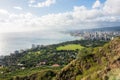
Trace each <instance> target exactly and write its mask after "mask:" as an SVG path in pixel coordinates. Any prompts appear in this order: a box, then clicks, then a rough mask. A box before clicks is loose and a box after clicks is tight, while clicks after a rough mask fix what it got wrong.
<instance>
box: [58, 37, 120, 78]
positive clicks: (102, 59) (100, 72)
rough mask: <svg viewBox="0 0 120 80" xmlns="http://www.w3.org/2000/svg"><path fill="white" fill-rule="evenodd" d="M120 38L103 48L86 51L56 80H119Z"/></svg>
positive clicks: (65, 68)
mask: <svg viewBox="0 0 120 80" xmlns="http://www.w3.org/2000/svg"><path fill="white" fill-rule="evenodd" d="M119 79H120V37H119V38H116V39H114V40H112V41H110V42H109V43H107V44H105V45H104V46H103V47H97V48H93V49H85V50H83V51H81V52H80V54H79V55H78V58H77V59H75V60H74V61H72V62H71V63H70V64H68V65H67V66H66V67H64V68H63V69H62V70H61V71H60V72H59V73H58V74H57V76H56V80H119Z"/></svg>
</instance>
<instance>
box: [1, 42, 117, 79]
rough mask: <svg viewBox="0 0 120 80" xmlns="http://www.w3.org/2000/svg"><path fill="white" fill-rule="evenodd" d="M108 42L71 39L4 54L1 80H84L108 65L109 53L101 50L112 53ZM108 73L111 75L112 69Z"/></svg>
mask: <svg viewBox="0 0 120 80" xmlns="http://www.w3.org/2000/svg"><path fill="white" fill-rule="evenodd" d="M118 41H119V40H118ZM116 42H117V41H116ZM105 43H107V42H106V41H99V40H98V41H92V40H76V41H68V42H63V43H60V44H53V45H47V46H38V47H36V48H31V49H28V50H25V51H22V52H20V53H17V54H11V55H10V56H5V58H4V59H3V61H4V63H5V64H4V65H5V67H3V68H1V69H0V72H1V73H0V80H81V79H82V78H84V77H87V76H90V74H91V73H94V72H96V71H98V70H102V69H103V68H104V67H105V66H106V65H107V63H108V58H106V56H109V55H105V54H106V53H104V54H102V53H101V52H105V51H104V49H105V50H106V51H108V52H109V48H108V46H109V45H110V43H111V42H110V43H107V44H106V45H104V44H105ZM113 43H114V42H113ZM103 45H104V47H102V46H103ZM111 45H112V44H111ZM110 49H111V48H110ZM102 56H105V57H102ZM101 64H102V65H101ZM54 65H57V66H54ZM114 72H115V71H114ZM94 74H96V73H94ZM106 75H108V76H110V75H111V72H109V73H108V74H106ZM95 76H96V75H95ZM91 80H95V79H94V78H92V79H91ZM98 80H99V79H98Z"/></svg>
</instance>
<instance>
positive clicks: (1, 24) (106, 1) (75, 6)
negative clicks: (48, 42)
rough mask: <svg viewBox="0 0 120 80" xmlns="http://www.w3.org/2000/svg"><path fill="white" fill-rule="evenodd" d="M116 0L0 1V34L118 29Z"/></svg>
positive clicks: (119, 8)
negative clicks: (101, 28) (116, 27)
mask: <svg viewBox="0 0 120 80" xmlns="http://www.w3.org/2000/svg"><path fill="white" fill-rule="evenodd" d="M119 3H120V0H0V33H9V32H29V31H55V30H56V31H66V30H76V29H88V28H96V27H111V26H120V4H119Z"/></svg>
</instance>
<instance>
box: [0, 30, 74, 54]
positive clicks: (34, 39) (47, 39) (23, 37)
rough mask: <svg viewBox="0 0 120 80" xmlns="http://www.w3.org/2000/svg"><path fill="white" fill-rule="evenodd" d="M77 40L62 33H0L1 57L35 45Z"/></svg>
mask: <svg viewBox="0 0 120 80" xmlns="http://www.w3.org/2000/svg"><path fill="white" fill-rule="evenodd" d="M75 39H76V38H75V37H73V36H70V35H69V34H66V33H62V32H48V31H46V32H41V31H36V32H15V33H0V55H9V54H10V53H13V52H14V51H15V50H21V49H23V50H25V49H29V48H31V47H32V44H35V45H49V44H57V43H61V42H65V41H71V40H75Z"/></svg>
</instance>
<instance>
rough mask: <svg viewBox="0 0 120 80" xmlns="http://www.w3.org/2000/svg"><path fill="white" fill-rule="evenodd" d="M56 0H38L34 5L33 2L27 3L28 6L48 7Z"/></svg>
mask: <svg viewBox="0 0 120 80" xmlns="http://www.w3.org/2000/svg"><path fill="white" fill-rule="evenodd" d="M55 2H56V0H46V1H44V2H39V3H37V4H36V5H34V4H29V6H30V7H39V8H41V7H49V6H50V5H52V4H55Z"/></svg>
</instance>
